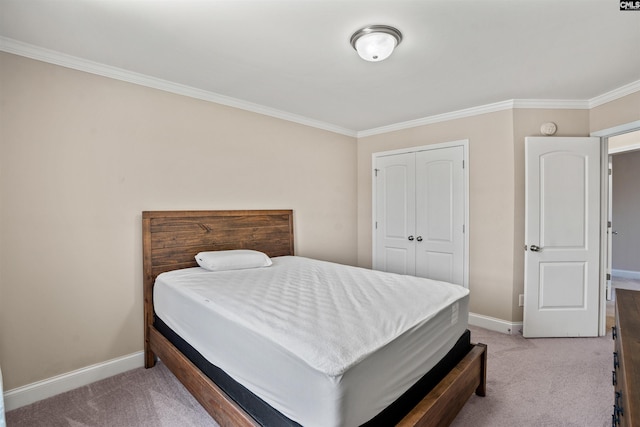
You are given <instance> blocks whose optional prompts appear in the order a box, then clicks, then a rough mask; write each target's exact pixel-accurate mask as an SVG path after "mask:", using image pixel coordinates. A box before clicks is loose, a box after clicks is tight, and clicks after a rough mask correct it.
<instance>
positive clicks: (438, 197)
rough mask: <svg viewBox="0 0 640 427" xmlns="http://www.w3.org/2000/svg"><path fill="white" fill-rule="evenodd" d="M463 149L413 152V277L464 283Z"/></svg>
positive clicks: (459, 147)
mask: <svg viewBox="0 0 640 427" xmlns="http://www.w3.org/2000/svg"><path fill="white" fill-rule="evenodd" d="M463 160H464V148H463V147H462V146H457V147H450V148H441V149H437V150H428V151H420V152H418V153H416V209H417V212H418V215H417V216H416V276H420V277H428V278H430V279H435V280H443V281H446V282H451V283H455V284H458V285H464V274H463V273H464V173H463Z"/></svg>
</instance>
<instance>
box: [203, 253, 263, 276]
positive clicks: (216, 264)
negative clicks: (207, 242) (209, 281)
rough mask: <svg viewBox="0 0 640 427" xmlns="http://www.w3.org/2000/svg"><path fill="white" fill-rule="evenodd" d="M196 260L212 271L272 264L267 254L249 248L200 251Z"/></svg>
mask: <svg viewBox="0 0 640 427" xmlns="http://www.w3.org/2000/svg"><path fill="white" fill-rule="evenodd" d="M196 261H197V263H198V265H199V266H200V267H202V268H204V269H207V270H210V271H225V270H242V269H245V268H259V267H269V266H270V265H271V264H272V263H271V259H270V258H269V257H268V256H267V254H264V253H262V252H259V251H252V250H248V249H234V250H230V251H210V252H200V253H199V254H198V255H196Z"/></svg>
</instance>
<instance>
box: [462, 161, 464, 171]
mask: <svg viewBox="0 0 640 427" xmlns="http://www.w3.org/2000/svg"><path fill="white" fill-rule="evenodd" d="M462 169H464V160H463V161H462Z"/></svg>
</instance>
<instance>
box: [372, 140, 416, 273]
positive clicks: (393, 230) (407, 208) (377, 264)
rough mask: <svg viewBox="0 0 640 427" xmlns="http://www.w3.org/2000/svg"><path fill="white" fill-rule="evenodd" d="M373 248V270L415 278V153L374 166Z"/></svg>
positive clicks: (379, 160) (387, 157) (378, 162)
mask: <svg viewBox="0 0 640 427" xmlns="http://www.w3.org/2000/svg"><path fill="white" fill-rule="evenodd" d="M375 168H376V170H375V175H376V176H375V178H374V179H375V180H376V182H375V185H376V218H377V219H376V225H375V227H376V229H375V233H376V248H375V259H374V260H373V262H374V268H375V269H376V270H382V271H388V272H392V273H399V274H410V275H412V276H413V275H415V269H416V246H415V236H414V233H415V223H416V203H415V202H416V201H415V191H416V190H415V188H416V186H415V181H416V178H415V153H406V154H397V155H393V156H385V157H381V158H379V159H378V161H377V162H376V166H375Z"/></svg>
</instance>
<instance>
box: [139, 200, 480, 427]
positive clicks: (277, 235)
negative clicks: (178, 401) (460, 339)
mask: <svg viewBox="0 0 640 427" xmlns="http://www.w3.org/2000/svg"><path fill="white" fill-rule="evenodd" d="M142 242H143V274H144V337H145V347H144V349H145V367H147V368H151V367H153V366H154V365H155V363H156V357H159V358H160V359H162V362H163V363H164V364H165V365H166V366H167V367H168V368H169V370H171V372H173V374H174V375H175V376H176V377H177V378H178V379H179V380H180V381H181V382H182V383H183V384H184V386H185V387H186V388H187V389H188V390H189V392H190V393H191V394H193V396H194V397H195V398H196V399H197V400H198V401H199V402H200V404H202V406H203V407H204V408H205V409H206V410H207V412H209V414H210V415H211V416H212V417H213V418H214V419H215V420H216V421H217V422H218V423H219V424H220V425H221V426H222V427H226V426H233V427H236V426H241V427H245V426H259V424H258V423H257V422H256V421H255V420H254V419H253V418H252V417H251V416H250V415H249V414H248V413H246V412H245V411H244V410H243V409H242V408H241V407H240V406H238V405H237V404H236V403H235V402H234V401H233V400H232V399H231V398H229V397H228V396H227V395H226V394H225V393H224V392H223V391H222V390H221V389H220V388H219V387H218V386H217V385H216V384H215V383H214V382H213V381H212V380H210V379H209V378H208V377H207V376H206V375H204V374H203V373H202V372H201V371H200V370H199V369H198V368H197V367H196V366H195V365H194V364H193V363H192V362H191V361H190V360H189V359H188V358H187V357H186V356H184V355H183V354H182V353H181V352H180V351H179V350H178V349H177V348H176V347H175V346H174V345H173V344H171V343H170V342H169V341H168V340H167V339H166V338H165V337H164V336H163V335H162V334H161V333H160V332H158V330H157V329H156V328H155V327H154V325H153V323H154V309H153V285H154V283H155V279H156V277H157V276H158V274H160V273H162V272H165V271H170V270H175V269H179V268H188V267H195V266H196V265H197V264H196V262H195V259H194V256H195V254H197V253H198V252H200V251H205V250H228V249H255V250H259V251H262V252H264V253H266V254H267V255H269V256H270V257H276V256H284V255H293V254H294V251H293V211H291V210H250V211H247V210H244V211H149V212H143V213H142ZM486 366H487V352H486V346H485V345H483V344H476V345H472V347H471V348H470V350H469V353H468V354H467V355H466V356H465V357H464V358H463V359H462V360H461V361H460V362H459V363H458V364H457V365H456V366H455V367H454V368H453V369H452V370H451V371H450V372H449V373H448V374H447V375H446V377H445V378H444V379H443V380H442V381H440V383H439V384H438V385H437V386H436V387H435V388H433V389H432V390H431V392H429V394H427V395H426V396H425V397H424V398H423V399H422V401H420V403H419V404H418V405H417V406H416V407H415V408H413V410H411V411H410V412H409V413H408V414H407V415H406V416H405V418H404V419H403V420H402V421H401V422H400V423H399V424H398V425H399V426H401V427H409V426H434V427H435V426H438V427H442V426H448V425H449V424H451V422H452V421H453V419H454V418H455V417H456V415H457V414H458V412H459V411H460V409H462V407H463V406H464V404H465V402H466V401H467V399H468V398H469V396H471V394H473V392H474V391H475V393H476V394H478V395H480V396H484V395H485V391H486Z"/></svg>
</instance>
